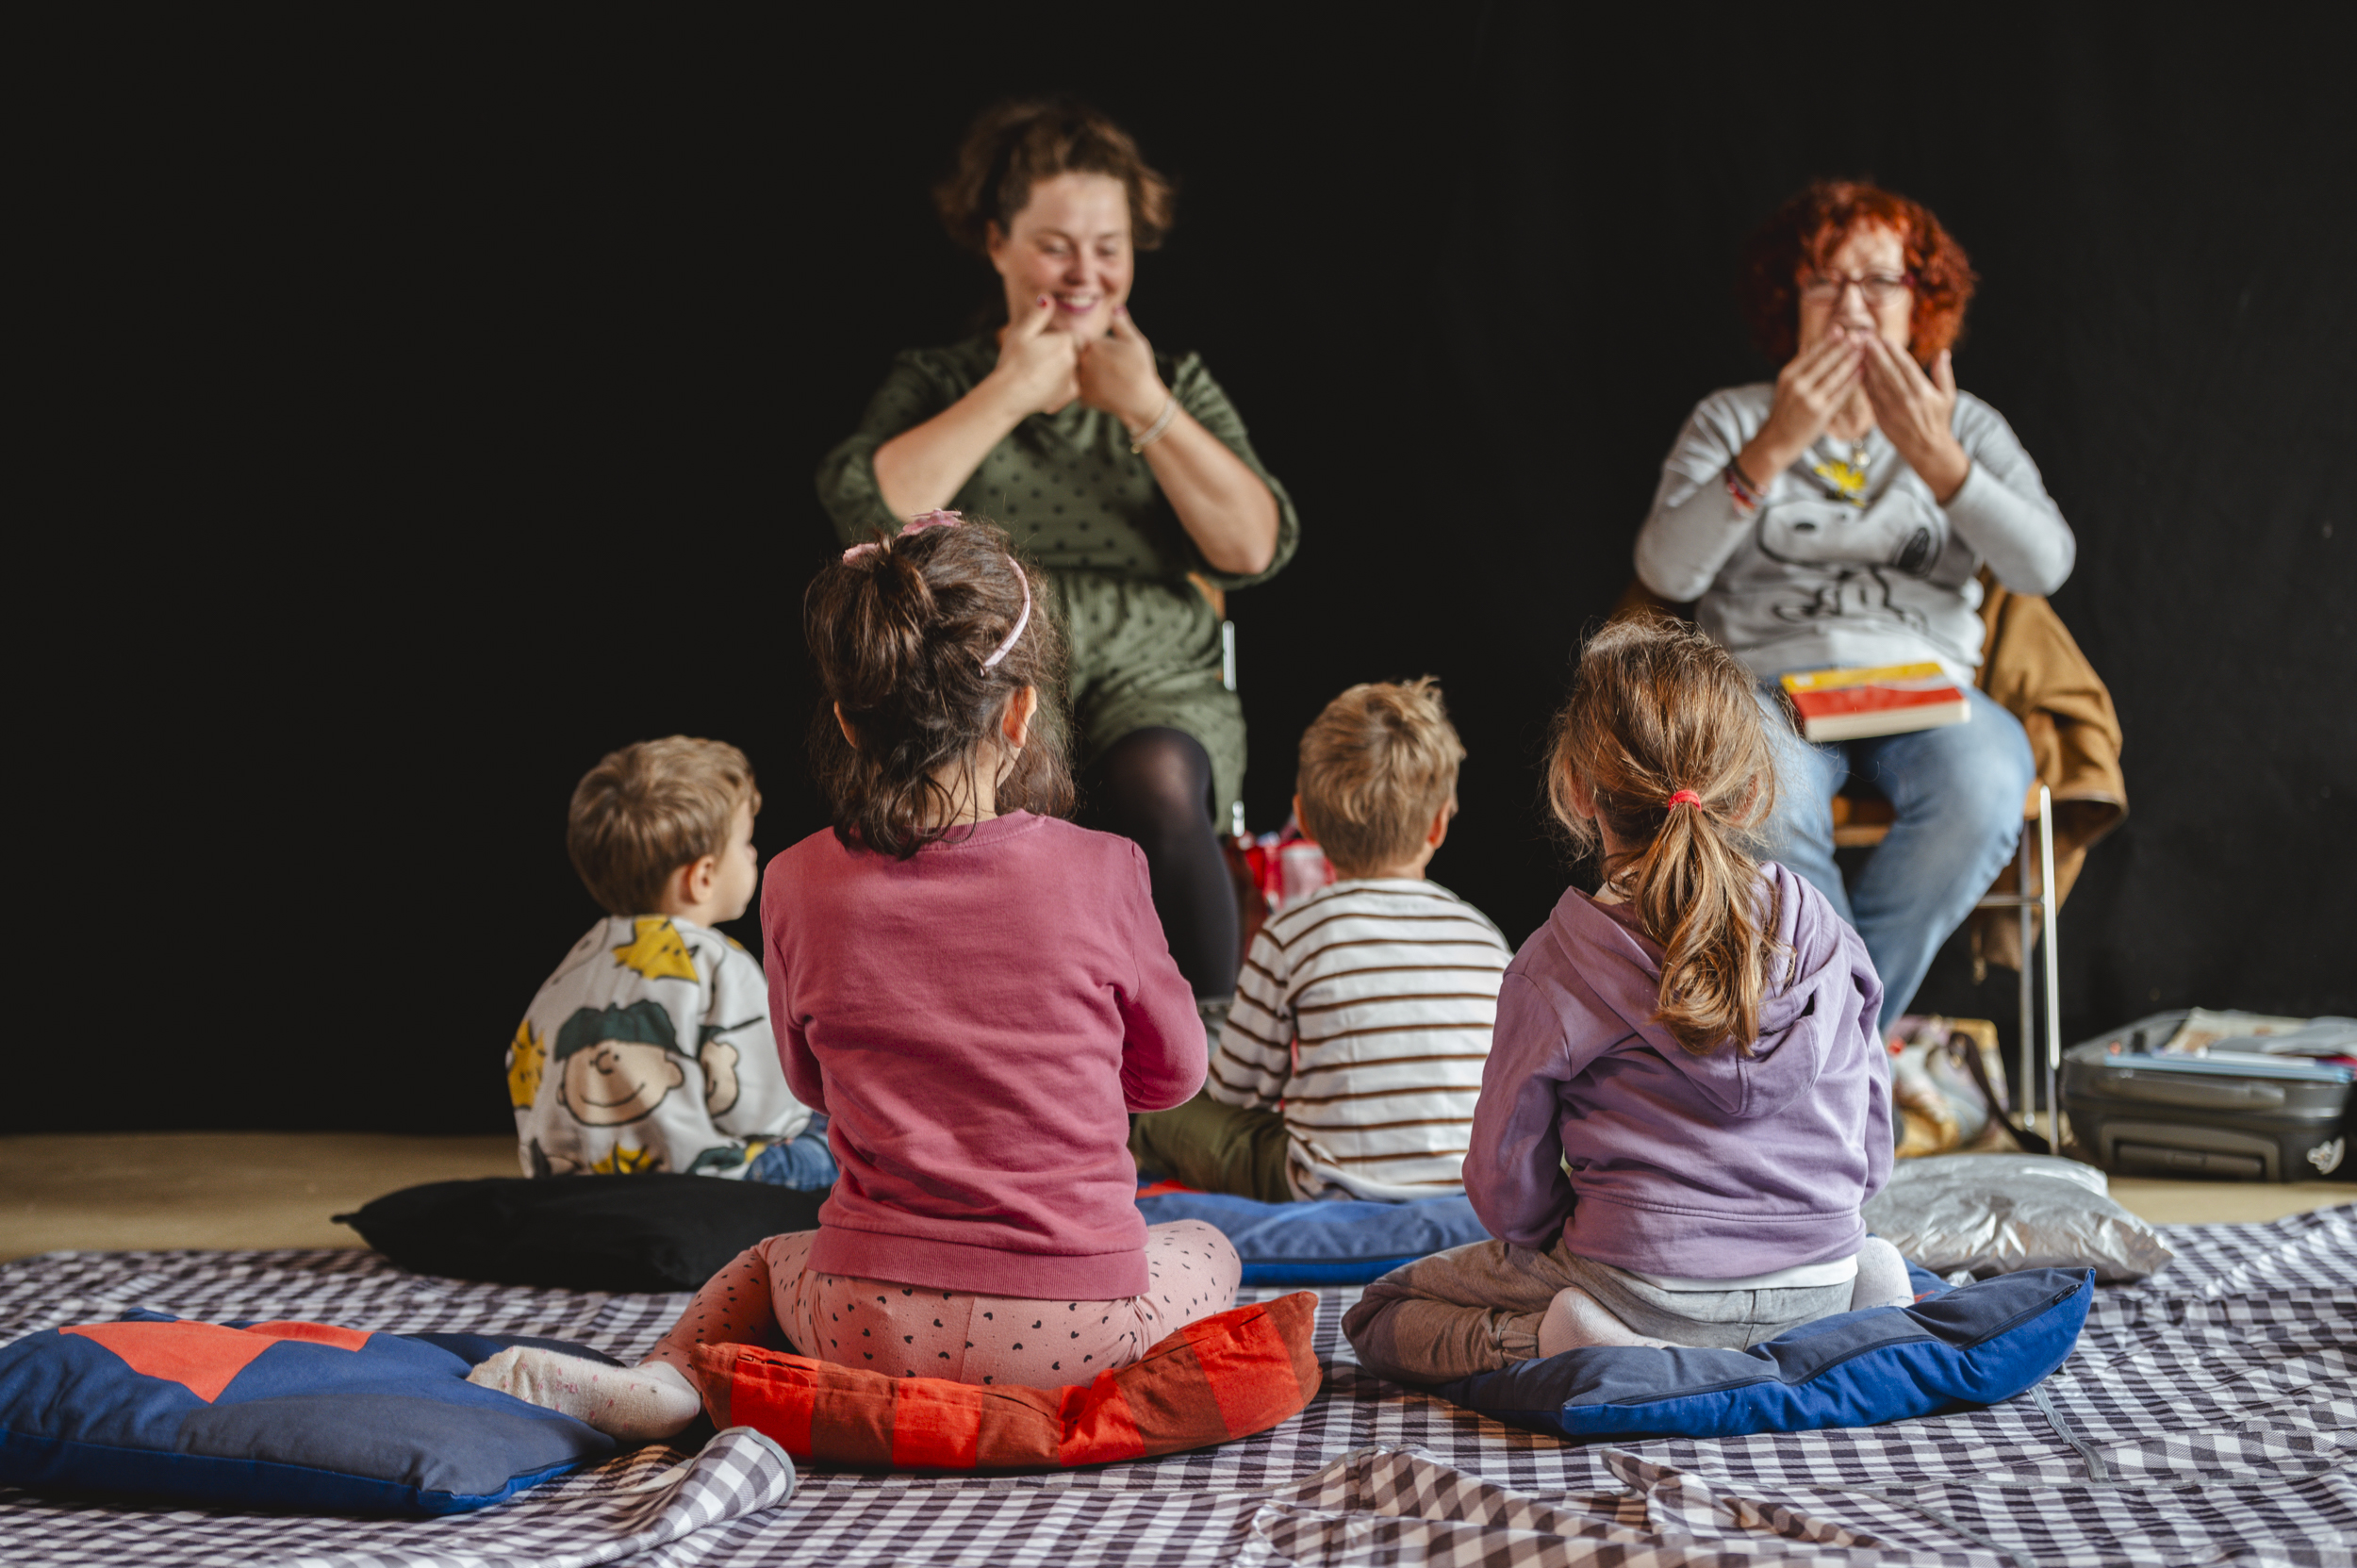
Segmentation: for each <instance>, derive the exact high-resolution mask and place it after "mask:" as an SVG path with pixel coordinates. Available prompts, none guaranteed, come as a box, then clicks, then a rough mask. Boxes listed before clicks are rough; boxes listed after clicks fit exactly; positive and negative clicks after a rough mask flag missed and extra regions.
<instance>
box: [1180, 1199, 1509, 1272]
mask: <svg viewBox="0 0 2357 1568" xmlns="http://www.w3.org/2000/svg"><path fill="white" fill-rule="evenodd" d="M1138 1209H1139V1211H1140V1212H1141V1213H1144V1214H1145V1215H1146V1224H1148V1225H1166V1224H1168V1223H1169V1222H1170V1221H1172V1220H1175V1219H1199V1220H1202V1221H1203V1222H1204V1223H1205V1224H1207V1225H1211V1226H1213V1227H1215V1228H1217V1229H1218V1230H1220V1231H1222V1232H1223V1233H1224V1234H1225V1235H1226V1236H1227V1237H1228V1240H1229V1241H1231V1242H1233V1243H1235V1245H1236V1253H1237V1256H1239V1257H1241V1258H1242V1259H1243V1260H1244V1283H1245V1284H1247V1285H1363V1284H1366V1283H1367V1282H1368V1281H1369V1280H1373V1279H1381V1278H1382V1277H1383V1276H1384V1275H1386V1274H1389V1273H1391V1271H1392V1270H1393V1269H1395V1268H1397V1267H1399V1266H1400V1264H1402V1263H1414V1262H1415V1261H1416V1260H1417V1259H1418V1258H1423V1257H1426V1256H1429V1255H1430V1254H1432V1253H1435V1252H1445V1251H1446V1250H1448V1249H1449V1248H1450V1247H1452V1246H1464V1245H1465V1244H1466V1243H1467V1242H1486V1241H1488V1240H1489V1239H1490V1232H1489V1231H1487V1230H1483V1229H1482V1228H1481V1221H1479V1220H1478V1219H1475V1217H1474V1212H1473V1205H1472V1204H1471V1203H1468V1202H1467V1201H1465V1199H1463V1198H1461V1197H1426V1198H1420V1199H1418V1200H1417V1201H1415V1202H1413V1203H1358V1202H1348V1203H1261V1202H1258V1201H1256V1200H1255V1199H1252V1198H1249V1197H1228V1196H1227V1195H1226V1194H1224V1193H1161V1194H1156V1195H1155V1196H1153V1197H1141V1198H1139V1199H1138Z"/></svg>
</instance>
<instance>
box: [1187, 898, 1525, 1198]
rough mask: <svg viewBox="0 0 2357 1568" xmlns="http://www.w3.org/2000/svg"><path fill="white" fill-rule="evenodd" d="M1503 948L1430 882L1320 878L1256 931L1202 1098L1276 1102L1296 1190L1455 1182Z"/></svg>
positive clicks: (1370, 1193)
mask: <svg viewBox="0 0 2357 1568" xmlns="http://www.w3.org/2000/svg"><path fill="white" fill-rule="evenodd" d="M1512 957H1513V953H1512V950H1511V949H1508V947H1507V945H1506V938H1505V937H1503V936H1501V935H1500V934H1499V933H1498V928H1497V927H1495V926H1493V925H1492V924H1491V923H1490V921H1489V918H1488V917H1487V916H1484V915H1483V914H1482V913H1481V911H1479V910H1477V909H1475V908H1474V906H1473V905H1471V904H1469V903H1467V902H1466V901H1465V900H1462V899H1460V898H1459V897H1458V896H1457V895H1456V894H1454V893H1451V892H1450V891H1449V890H1448V889H1447V888H1445V887H1442V886H1441V885H1440V884H1439V883H1431V882H1425V881H1422V880H1420V879H1418V880H1403V879H1385V880H1379V881H1376V880H1369V881H1353V882H1338V883H1334V884H1333V885H1332V886H1330V887H1327V888H1323V889H1321V890H1319V891H1318V892H1317V893H1315V894H1312V895H1311V896H1310V897H1309V898H1307V899H1304V900H1301V902H1299V903H1297V904H1294V905H1292V906H1291V907H1289V908H1287V909H1285V910H1284V911H1282V912H1281V913H1279V914H1277V915H1275V916H1271V917H1270V918H1269V922H1268V924H1267V925H1265V926H1263V927H1261V933H1260V934H1259V935H1257V936H1255V937H1254V938H1253V939H1252V951H1251V952H1250V954H1248V955H1247V956H1246V957H1245V959H1244V974H1243V977H1242V978H1241V979H1240V980H1239V982H1237V986H1236V1000H1235V1005H1234V1007H1233V1008H1231V1009H1230V1010H1229V1012H1228V1026H1227V1028H1226V1029H1224V1030H1222V1031H1221V1032H1220V1037H1219V1048H1218V1049H1217V1050H1216V1051H1214V1052H1213V1053H1212V1056H1211V1080H1210V1082H1209V1084H1208V1085H1207V1087H1208V1089H1209V1090H1210V1093H1211V1098H1213V1099H1216V1100H1220V1101H1223V1102H1224V1103H1226V1104H1228V1105H1243V1106H1249V1107H1252V1108H1255V1109H1265V1108H1268V1107H1271V1106H1275V1107H1278V1108H1280V1109H1281V1110H1282V1111H1283V1113H1284V1116H1285V1126H1286V1130H1287V1131H1289V1132H1290V1133H1291V1135H1292V1145H1293V1160H1292V1176H1293V1184H1294V1191H1295V1192H1296V1193H1298V1194H1299V1195H1300V1196H1301V1197H1320V1196H1333V1197H1364V1198H1375V1199H1378V1200H1389V1201H1398V1200H1401V1199H1405V1198H1414V1197H1439V1196H1441V1195H1443V1194H1447V1193H1455V1192H1461V1191H1462V1190H1463V1167H1464V1162H1465V1149H1466V1147H1467V1140H1468V1138H1469V1136H1470V1134H1471V1133H1472V1131H1473V1115H1474V1102H1475V1100H1476V1099H1477V1098H1480V1094H1481V1068H1482V1064H1483V1063H1485V1062H1487V1061H1488V1060H1489V1056H1490V1028H1491V1025H1492V1023H1494V1022H1495V1021H1496V1018H1497V998H1498V985H1499V982H1500V981H1501V980H1502V979H1503V977H1504V976H1505V973H1506V966H1507V963H1508V960H1509V959H1511V958H1512ZM1336 1188H1339V1189H1341V1190H1340V1191H1339V1192H1335V1191H1332V1189H1336Z"/></svg>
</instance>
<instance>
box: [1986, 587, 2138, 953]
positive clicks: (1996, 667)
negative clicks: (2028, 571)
mask: <svg viewBox="0 0 2357 1568" xmlns="http://www.w3.org/2000/svg"><path fill="white" fill-rule="evenodd" d="M1981 592H1982V594H1983V596H1984V597H1983V598H1982V600H1981V626H1982V634H1981V668H1980V673H1979V677H1978V684H1979V685H1980V688H1981V689H1982V690H1983V691H1985V692H1986V693H1988V695H1989V696H1990V697H1991V698H1993V699H1994V700H1995V701H1997V702H1998V703H1999V704H2000V705H2001V706H2003V708H2004V709H2005V711H2006V712H2008V713H2010V714H2012V715H2013V716H2014V717H2015V718H2019V720H2021V727H2022V729H2024V730H2025V731H2027V732H2028V733H2029V736H2030V754H2031V755H2032V756H2033V757H2035V758H2036V760H2037V777H2038V783H2040V784H2044V785H2045V786H2046V787H2047V790H2048V791H2049V792H2050V793H2051V795H2052V799H2053V802H2054V901H2055V903H2056V904H2057V905H2059V904H2060V903H2061V902H2062V900H2064V899H2066V898H2068V897H2069V895H2070V887H2071V883H2075V882H2077V881H2078V880H2079V868H2080V867H2082V866H2084V865H2085V864H2086V858H2087V849H2088V847H2089V846H2090V845H2092V844H2093V843H2094V842H2095V841H2096V840H2097V839H2099V838H2101V837H2102V836H2103V835H2104V834H2107V833H2109V832H2111V831H2112V830H2113V829H2114V828H2116V827H2118V826H2119V823H2120V819H2121V818H2122V817H2126V816H2127V815H2128V781H2127V778H2126V776H2125V775H2124V774H2122V773H2121V771H2120V768H2119V749H2120V741H2121V736H2120V731H2119V714H2118V711H2117V710H2116V709H2114V708H2113V706H2112V694H2111V692H2110V690H2109V689H2108V688H2107V687H2106V686H2105V685H2103V680H2102V676H2100V675H2098V674H2096V673H2095V667H2094V666H2093V665H2091V664H2089V663H2087V656H2086V655H2085V653H2083V652H2080V651H2079V644H2078V642H2077V640H2076V639H2075V638H2073V637H2072V636H2071V635H2070V631H2069V628H2068V627H2066V626H2065V625H2063V623H2062V617H2060V616H2058V615H2056V614H2055V613H2054V607H2053V606H2052V604H2049V603H2048V602H2046V601H2045V600H2044V599H2041V598H2039V597H2037V596H2036V595H2035V594H2026V593H2012V592H2008V591H2007V590H2006V589H2004V588H2003V587H2001V586H1998V583H1997V581H1996V579H1995V578H1993V577H1991V576H1990V575H1989V574H1988V570H1987V569H1986V568H1983V569H1982V571H1981ZM2014 890H2015V889H2014V867H2012V866H2010V865H2009V866H2007V867H2005V869H2004V870H2003V872H2002V873H2000V874H1999V876H1998V878H1997V881H1996V883H1995V884H1994V885H1993V886H1991V887H1990V889H1989V891H1990V892H1992V893H2011V892H2013V891H2014ZM1968 923H1969V924H1970V927H1971V931H1972V973H1973V978H1974V979H1975V980H1978V979H1980V978H1981V977H1982V976H1983V975H1985V974H1986V972H1987V968H1988V966H1989V965H1991V964H1995V965H1999V966H2003V967H2004V968H2008V969H2019V967H2021V929H2020V925H2019V920H2018V919H2017V917H2016V916H2015V915H2014V914H2013V912H2012V911H2010V910H2002V909H1982V910H1975V911H1974V912H1973V914H1972V918H1971V919H1970V922H1968Z"/></svg>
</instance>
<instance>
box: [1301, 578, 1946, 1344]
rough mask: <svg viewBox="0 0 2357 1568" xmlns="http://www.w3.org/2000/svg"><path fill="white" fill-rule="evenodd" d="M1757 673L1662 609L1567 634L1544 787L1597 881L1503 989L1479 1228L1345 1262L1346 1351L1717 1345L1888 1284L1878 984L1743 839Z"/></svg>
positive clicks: (1476, 1193)
mask: <svg viewBox="0 0 2357 1568" xmlns="http://www.w3.org/2000/svg"><path fill="white" fill-rule="evenodd" d="M1752 685H1753V683H1752V678H1751V676H1750V675H1749V674H1748V673H1746V672H1745V670H1744V669H1743V667H1742V666H1741V665H1739V664H1738V663H1737V662H1736V661H1735V659H1734V658H1733V657H1732V656H1731V655H1730V654H1728V653H1727V652H1726V651H1725V650H1724V649H1722V648H1721V647H1719V646H1718V645H1717V644H1716V643H1714V642H1712V641H1711V640H1710V639H1709V638H1707V637H1706V636H1705V635H1702V634H1701V633H1700V632H1697V631H1694V630H1693V629H1691V628H1689V627H1686V626H1682V625H1680V624H1679V623H1677V622H1675V621H1672V620H1669V619H1662V618H1644V619H1628V620H1623V621H1619V622H1616V623H1614V624H1613V625H1610V626H1607V627H1606V628H1605V629H1604V630H1603V631H1602V632H1601V633H1599V634H1597V635H1596V636H1595V637H1594V638H1593V639H1592V640H1591V642H1590V643H1589V644H1588V647H1587V648H1586V650H1585V651H1584V652H1582V654H1581V657H1580V661H1579V668H1578V672H1577V674H1576V676H1575V677H1574V682H1573V687H1572V695H1571V698H1570V701H1568V703H1567V704H1566V705H1565V707H1564V709H1563V712H1562V714H1561V715H1560V717H1559V718H1558V720H1557V723H1556V733H1555V742H1554V747H1553V756H1552V757H1551V759H1550V762H1549V767H1548V775H1547V784H1548V799H1549V802H1550V804H1551V805H1552V807H1553V809H1554V812H1555V816H1556V817H1557V820H1558V822H1559V823H1560V824H1561V825H1562V827H1563V829H1564V830H1565V832H1566V833H1567V834H1569V835H1570V837H1571V839H1572V841H1573V843H1574V845H1575V846H1577V847H1578V848H1579V849H1580V850H1583V851H1586V852H1591V853H1599V854H1600V855H1601V860H1602V868H1603V885H1602V887H1601V888H1600V889H1599V890H1598V892H1597V893H1596V894H1595V895H1593V896H1592V897H1591V896H1590V895H1589V894H1586V893H1583V892H1581V891H1579V890H1578V889H1576V888H1574V889H1572V890H1570V891H1568V892H1566V893H1565V894H1564V896H1563V899H1562V901H1561V902H1560V903H1558V905H1557V906H1556V909H1555V913H1554V914H1553V915H1552V916H1550V917H1549V918H1548V920H1547V923H1546V924H1545V925H1544V926H1542V927H1541V928H1540V929H1539V931H1538V932H1537V933H1535V934H1534V935H1533V936H1532V937H1531V938H1530V939H1529V940H1528V941H1527V942H1525V943H1524V944H1523V947H1522V949H1521V951H1520V952H1519V953H1517V954H1516V955H1515V958H1514V962H1513V964H1512V965H1511V966H1509V967H1508V970H1507V973H1506V980H1505V984H1504V988H1503V989H1502V990H1501V992H1500V993H1499V996H1498V1011H1497V1027H1496V1030H1495V1032H1494V1033H1493V1035H1492V1044H1491V1050H1490V1060H1489V1065H1488V1066H1487V1068H1486V1069H1485V1071H1484V1073H1483V1076H1482V1084H1481V1097H1480V1100H1479V1102H1478V1104H1477V1105H1476V1107H1475V1113H1474V1127H1473V1136H1472V1152H1471V1153H1469V1154H1468V1155H1467V1156H1466V1158H1465V1191H1466V1195H1467V1196H1468V1197H1471V1198H1472V1200H1473V1204H1474V1209H1475V1213H1478V1214H1479V1215H1480V1217H1481V1221H1482V1223H1483V1224H1484V1225H1485V1226H1486V1227H1488V1229H1489V1231H1490V1233H1491V1234H1492V1236H1494V1237H1496V1238H1498V1239H1497V1240H1495V1241H1490V1242H1481V1243H1477V1244H1475V1245H1474V1246H1460V1247H1457V1248H1455V1249H1453V1250H1451V1251H1447V1252H1442V1253H1438V1254H1436V1255H1434V1256H1432V1257H1430V1258H1426V1259H1424V1260H1422V1261H1421V1262H1418V1263H1410V1264H1409V1265H1407V1266H1406V1267H1404V1268H1400V1269H1396V1270H1394V1271H1393V1272H1392V1273H1391V1274H1389V1275H1387V1276H1385V1277H1384V1278H1383V1279H1379V1280H1377V1281H1376V1283H1375V1284H1374V1285H1373V1286H1372V1287H1370V1288H1369V1290H1368V1291H1367V1294H1366V1296H1364V1297H1363V1298H1362V1299H1361V1300H1360V1302H1359V1303H1358V1304H1357V1305H1356V1306H1354V1307H1353V1308H1352V1309H1351V1310H1350V1312H1348V1313H1347V1314H1346V1315H1345V1316H1344V1318H1343V1329H1344V1331H1345V1332H1346V1333H1347V1334H1348V1335H1349V1338H1350V1342H1351V1345H1353V1347H1354V1348H1355V1349H1356V1350H1357V1352H1358V1355H1359V1360H1360V1363H1361V1364H1362V1365H1364V1366H1366V1367H1367V1368H1368V1369H1369V1370H1371V1371H1374V1372H1376V1373H1379V1374H1381V1375H1382V1376H1385V1377H1389V1378H1398V1379H1401V1380H1404V1381H1409V1382H1423V1383H1437V1382H1445V1381H1448V1380H1450V1379H1452V1378H1462V1377H1467V1376H1470V1375H1471V1374H1474V1373H1476V1372H1487V1371H1493V1370H1495V1369H1497V1368H1499V1367H1503V1366H1506V1365H1508V1364H1510V1363H1512V1362H1520V1361H1525V1360H1528V1359H1530V1358H1532V1357H1534V1356H1552V1355H1556V1354H1558V1353H1559V1352H1561V1351H1564V1350H1569V1349H1574V1348H1576V1347H1578V1346H1581V1345H1696V1346H1717V1347H1725V1348H1736V1349H1740V1348H1744V1347H1747V1346H1749V1345H1756V1344H1759V1343H1761V1342H1762V1341H1765V1340H1769V1339H1772V1338H1774V1337H1775V1336H1776V1335H1778V1334H1780V1333H1783V1332H1784V1331H1786V1330H1787V1329H1792V1328H1795V1327H1797V1326H1799V1325H1801V1324H1803V1323H1807V1322H1810V1321H1812V1320H1814V1319H1816V1318H1820V1317H1824V1316H1828V1315H1830V1314H1832V1313H1835V1312H1848V1311H1851V1310H1853V1309H1854V1308H1860V1307H1872V1306H1883V1305H1887V1304H1891V1303H1904V1302H1905V1301H1907V1300H1909V1299H1911V1298H1912V1297H1911V1293H1910V1291H1909V1289H1908V1286H1907V1276H1906V1267H1905V1265H1904V1263H1902V1262H1901V1261H1900V1258H1899V1255H1898V1253H1897V1251H1896V1250H1895V1249H1893V1248H1892V1247H1891V1246H1890V1245H1889V1244H1888V1243H1887V1242H1883V1241H1880V1240H1877V1239H1875V1238H1872V1237H1870V1236H1868V1235H1867V1234H1866V1231H1865V1227H1864V1225H1863V1224H1862V1223H1861V1222H1860V1220H1859V1218H1858V1209H1859V1206H1860V1205H1861V1204H1863V1203H1864V1202H1865V1201H1866V1200H1867V1199H1868V1198H1869V1197H1872V1196H1873V1195H1874V1194H1875V1193H1876V1192H1877V1191H1879V1190H1880V1189H1881V1187H1882V1185H1883V1182H1884V1181H1885V1180H1887V1178H1888V1176H1889V1174H1890V1163H1891V1135H1890V1112H1889V1095H1888V1090H1887V1083H1886V1078H1887V1070H1888V1069H1887V1065H1886V1064H1885V1061H1884V1052H1883V1048H1882V1044H1881V1041H1880V1039H1879V1037H1878V1036H1877V1034H1876V1032H1875V1015H1876V1012H1877V1010H1878V1009H1879V1008H1880V1006H1881V1004H1882V985H1881V983H1880V982H1878V981H1877V980H1876V979H1875V976H1874V968H1873V966H1872V965H1871V963H1869V962H1868V960H1867V957H1866V949H1865V948H1864V946H1863V945H1862V944H1861V943H1860V942H1859V940H1858V937H1857V933H1855V932H1854V931H1852V930H1851V929H1850V927H1849V926H1848V925H1846V924H1845V923H1844V922H1843V921H1842V920H1841V919H1840V917H1839V916H1837V915H1836V914H1835V913H1834V912H1833V910H1832V908H1831V906H1830V905H1828V904H1827V903H1826V901H1825V899H1824V896H1823V895H1822V894H1821V893H1819V892H1818V891H1817V890H1816V889H1815V888H1814V887H1812V886H1810V885H1809V884H1808V883H1805V882H1804V881H1803V880H1801V879H1800V878H1799V877H1797V876H1795V875H1793V874H1792V873H1791V872H1789V871H1788V870H1786V869H1785V868H1784V867H1781V866H1778V865H1776V864H1774V863H1773V862H1761V861H1755V860H1754V859H1753V858H1752V857H1751V856H1750V854H1748V853H1747V852H1746V850H1745V844H1746V842H1747V839H1748V837H1749V835H1750V834H1752V832H1753V831H1754V830H1755V829H1756V828H1757V827H1758V825H1759V824H1760V823H1762V822H1764V821H1765V820H1767V818H1768V817H1769V814H1770V811H1771V809H1772V807H1773V805H1774V803H1775V801H1774V793H1775V769H1774V765H1773V761H1772V754H1771V751H1770V737H1769V734H1768V732H1767V728H1766V725H1765V722H1764V721H1763V719H1762V718H1761V716H1760V711H1759V708H1758V705H1757V703H1756V702H1755V700H1754V698H1753V696H1752Z"/></svg>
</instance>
